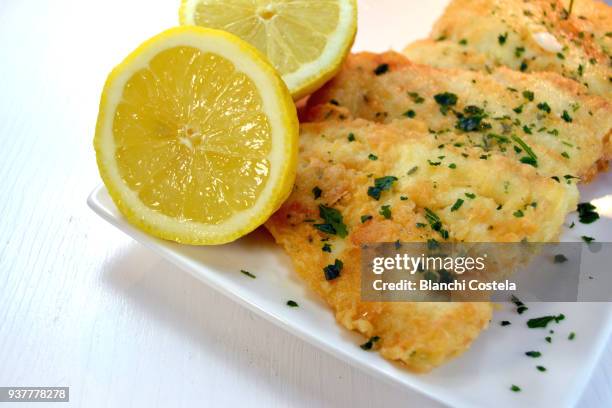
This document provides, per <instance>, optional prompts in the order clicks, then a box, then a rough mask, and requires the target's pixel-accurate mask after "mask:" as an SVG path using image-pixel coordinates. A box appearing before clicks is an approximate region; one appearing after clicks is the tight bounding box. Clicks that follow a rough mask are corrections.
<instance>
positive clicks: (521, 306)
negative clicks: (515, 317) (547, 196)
mask: <svg viewBox="0 0 612 408" xmlns="http://www.w3.org/2000/svg"><path fill="white" fill-rule="evenodd" d="M510 300H511V301H512V303H514V304H515V306H516V312H517V313H518V314H523V312H525V311H527V310H528V309H529V308H528V307H527V306H525V304H524V303H523V302H521V300H520V299H519V298H517V297H516V296H514V295H512V297H511V298H510Z"/></svg>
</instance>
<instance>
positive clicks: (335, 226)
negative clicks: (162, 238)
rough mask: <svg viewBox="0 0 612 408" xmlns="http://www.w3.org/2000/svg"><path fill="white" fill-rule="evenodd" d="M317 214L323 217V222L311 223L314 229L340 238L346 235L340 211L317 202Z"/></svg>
mask: <svg viewBox="0 0 612 408" xmlns="http://www.w3.org/2000/svg"><path fill="white" fill-rule="evenodd" d="M319 216H320V217H321V218H323V221H325V222H324V223H323V224H313V226H314V227H315V228H316V229H318V230H319V231H321V232H325V233H326V234H332V235H338V236H339V237H340V238H344V237H346V236H347V234H348V231H347V229H346V225H345V224H344V221H343V219H342V214H341V213H340V211H338V210H336V209H335V208H331V207H327V206H324V205H323V204H319Z"/></svg>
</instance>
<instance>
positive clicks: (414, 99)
mask: <svg viewBox="0 0 612 408" xmlns="http://www.w3.org/2000/svg"><path fill="white" fill-rule="evenodd" d="M408 96H409V97H410V99H412V102H414V103H416V104H421V103H423V102H425V98H423V97H422V96H421V95H419V94H418V93H416V92H408Z"/></svg>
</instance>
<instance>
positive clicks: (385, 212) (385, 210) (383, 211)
mask: <svg viewBox="0 0 612 408" xmlns="http://www.w3.org/2000/svg"><path fill="white" fill-rule="evenodd" d="M378 213H379V214H380V215H382V216H383V217H385V219H387V220H390V219H391V206H390V205H383V206H382V207H380V211H379V212H378Z"/></svg>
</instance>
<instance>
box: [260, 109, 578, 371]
mask: <svg viewBox="0 0 612 408" xmlns="http://www.w3.org/2000/svg"><path fill="white" fill-rule="evenodd" d="M480 154H481V152H480V151H479V150H477V149H473V148H457V147H454V146H452V145H449V146H444V147H441V146H439V143H438V142H437V141H436V140H435V139H434V138H432V137H430V136H429V135H428V134H427V133H422V132H418V131H411V130H410V127H409V126H403V127H401V128H397V127H394V126H389V125H384V124H376V123H373V122H370V121H365V120H361V119H358V120H343V121H337V120H329V121H325V122H319V123H309V124H303V125H302V126H301V135H300V153H299V163H298V171H297V179H296V183H295V187H294V189H293V192H292V194H291V196H290V197H289V199H288V200H287V201H286V202H285V203H284V204H283V206H282V207H281V209H280V210H279V211H278V212H277V213H276V214H275V215H273V216H272V217H271V218H270V220H268V222H267V223H266V227H267V228H268V229H269V230H270V232H271V233H272V235H273V236H274V238H275V239H276V241H277V242H278V243H279V244H280V245H281V246H282V247H283V248H284V249H285V251H286V252H287V253H288V254H289V256H290V257H291V259H292V261H293V264H294V266H295V268H296V270H297V272H298V274H299V276H300V277H301V278H302V279H304V280H305V281H306V282H307V284H308V285H309V286H310V288H312V289H313V290H314V291H315V292H316V293H318V294H319V295H320V296H321V297H322V298H323V299H325V301H327V303H328V304H329V305H330V306H331V307H332V309H333V310H334V313H335V316H336V319H337V320H338V322H339V323H340V324H341V325H342V326H344V327H346V328H347V329H350V330H355V331H357V332H359V333H362V334H363V335H365V336H366V337H372V336H378V337H380V340H379V341H378V342H377V343H376V348H378V349H379V351H380V353H381V354H382V355H383V356H384V357H386V358H388V359H390V360H396V361H401V362H403V363H405V365H406V366H407V367H408V368H409V369H411V370H413V371H416V372H426V371H428V370H430V369H432V368H433V367H436V366H438V365H440V364H442V363H443V362H445V361H446V360H448V359H449V358H452V357H454V356H456V355H458V354H460V353H462V352H463V351H464V350H466V349H467V348H468V347H469V346H470V344H471V342H472V341H473V340H474V339H475V338H476V337H477V336H478V334H479V332H480V331H481V330H483V329H484V328H485V327H486V326H487V324H488V322H489V320H490V319H491V314H492V306H491V304H489V303H486V302H482V303H426V302H421V303H408V302H364V301H362V300H361V292H360V283H361V278H360V254H361V245H362V244H365V243H374V242H395V241H397V240H399V241H401V242H414V241H426V240H428V239H436V240H438V241H444V240H446V239H448V240H450V241H470V242H517V241H521V240H523V239H527V240H529V241H551V240H554V239H555V238H556V237H557V236H558V233H559V230H560V227H561V225H562V223H563V221H564V219H565V216H566V214H567V213H568V212H569V211H571V210H573V209H574V208H575V206H576V201H577V190H576V187H575V186H567V185H565V184H560V183H557V182H555V181H553V180H551V179H550V178H548V177H543V176H540V175H538V174H537V172H536V170H535V168H533V167H530V166H522V165H521V164H520V163H517V162H516V161H515V160H512V159H508V158H506V157H498V158H497V160H495V161H487V160H481V159H479V156H480ZM381 180H383V181H384V182H383V183H381ZM376 186H378V187H380V188H378V190H377V189H371V188H370V187H376ZM458 200H462V205H460V207H459V208H457V202H458ZM453 207H455V208H454V209H453ZM336 211H337V212H336ZM330 213H332V215H333V216H329V215H330ZM328 216H329V217H328ZM328 218H329V219H328ZM432 220H433V222H432ZM329 222H331V223H332V224H326V223H329ZM338 261H340V262H342V265H340V264H339V263H338ZM328 265H331V268H332V269H329V267H328V270H327V271H325V270H324V269H325V268H326V267H327V266H328ZM334 268H335V269H334ZM338 270H339V273H340V275H339V276H338V277H336V278H334V274H333V273H332V274H331V276H327V278H332V279H329V280H328V279H327V278H326V274H328V275H329V274H330V273H331V272H337V271H338Z"/></svg>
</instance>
